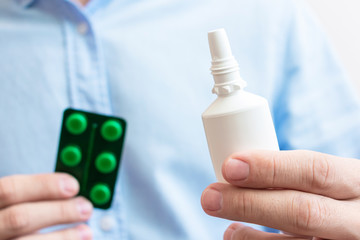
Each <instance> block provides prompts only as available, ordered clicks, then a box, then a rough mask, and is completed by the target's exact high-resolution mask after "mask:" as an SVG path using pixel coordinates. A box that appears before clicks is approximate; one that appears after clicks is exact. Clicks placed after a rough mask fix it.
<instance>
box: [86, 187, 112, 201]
mask: <svg viewBox="0 0 360 240" xmlns="http://www.w3.org/2000/svg"><path fill="white" fill-rule="evenodd" d="M110 196H111V193H110V189H109V187H108V186H107V185H105V184H102V183H98V184H96V185H95V186H94V187H93V188H92V189H91V191H90V199H91V201H93V202H94V203H95V204H99V205H103V204H105V203H107V202H108V201H109V200H110Z"/></svg>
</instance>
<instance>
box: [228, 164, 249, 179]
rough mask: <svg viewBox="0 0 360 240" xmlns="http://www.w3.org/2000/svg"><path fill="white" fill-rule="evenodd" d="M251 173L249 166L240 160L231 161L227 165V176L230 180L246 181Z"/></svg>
mask: <svg viewBox="0 0 360 240" xmlns="http://www.w3.org/2000/svg"><path fill="white" fill-rule="evenodd" d="M249 171H250V169H249V164H247V163H246V162H243V161H241V160H238V159H230V160H229V161H227V163H226V165H225V175H226V177H227V178H228V179H230V180H235V181H240V180H245V179H246V178H247V177H248V176H249Z"/></svg>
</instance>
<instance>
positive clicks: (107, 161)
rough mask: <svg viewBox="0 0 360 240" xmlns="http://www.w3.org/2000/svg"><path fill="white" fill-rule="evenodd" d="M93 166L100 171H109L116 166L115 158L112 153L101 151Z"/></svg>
mask: <svg viewBox="0 0 360 240" xmlns="http://www.w3.org/2000/svg"><path fill="white" fill-rule="evenodd" d="M95 166H96V169H97V170H99V172H101V173H110V172H112V171H114V169H115V167H116V158H115V156H114V154H112V153H109V152H104V153H101V154H100V155H99V156H98V157H97V158H96V160H95Z"/></svg>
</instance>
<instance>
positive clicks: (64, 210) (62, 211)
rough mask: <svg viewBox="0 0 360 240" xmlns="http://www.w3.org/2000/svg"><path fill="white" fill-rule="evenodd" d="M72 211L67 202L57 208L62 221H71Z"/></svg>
mask: <svg viewBox="0 0 360 240" xmlns="http://www.w3.org/2000/svg"><path fill="white" fill-rule="evenodd" d="M73 212H74V211H72V208H71V207H70V204H69V202H60V203H59V206H58V214H59V218H60V219H62V220H63V221H66V220H72V219H73V218H74V214H73Z"/></svg>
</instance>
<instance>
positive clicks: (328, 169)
mask: <svg viewBox="0 0 360 240" xmlns="http://www.w3.org/2000/svg"><path fill="white" fill-rule="evenodd" d="M311 156H312V157H310V159H311V160H310V162H311V171H310V172H311V173H312V174H311V179H310V187H311V188H313V189H321V190H326V189H329V188H330V187H331V186H332V185H333V183H334V176H335V174H334V168H333V162H332V161H331V160H329V159H328V158H327V157H326V155H323V154H318V153H315V154H314V153H311Z"/></svg>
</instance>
